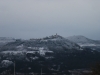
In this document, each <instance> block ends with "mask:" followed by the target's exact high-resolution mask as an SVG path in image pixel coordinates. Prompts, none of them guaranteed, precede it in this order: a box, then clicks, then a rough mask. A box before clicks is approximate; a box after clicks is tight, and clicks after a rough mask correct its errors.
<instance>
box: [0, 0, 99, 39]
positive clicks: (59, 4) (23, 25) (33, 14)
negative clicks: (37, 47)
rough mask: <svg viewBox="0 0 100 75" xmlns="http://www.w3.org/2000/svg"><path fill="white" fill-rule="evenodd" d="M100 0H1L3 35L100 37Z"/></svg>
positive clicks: (0, 16)
mask: <svg viewBox="0 0 100 75" xmlns="http://www.w3.org/2000/svg"><path fill="white" fill-rule="evenodd" d="M99 3H100V0H95V1H94V0H9V1H8V0H1V1H0V36H6V37H15V38H25V39H27V38H32V37H33V38H34V37H36V38H37V37H44V36H48V35H52V34H56V33H58V34H59V35H62V36H64V37H67V36H71V35H84V36H87V37H89V38H92V39H99V40H100V35H99V32H100V29H99V28H100V9H99V7H100V4H99Z"/></svg>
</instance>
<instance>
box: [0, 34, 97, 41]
mask: <svg viewBox="0 0 100 75" xmlns="http://www.w3.org/2000/svg"><path fill="white" fill-rule="evenodd" d="M54 35H59V34H57V33H56V34H54ZM49 36H53V35H49ZM49 36H43V37H30V38H15V37H4V36H3V37H2V36H0V38H13V39H22V40H29V39H41V38H45V37H49ZM59 36H61V35H59ZM74 36H83V35H72V36H67V37H74ZM61 37H64V36H61ZM67 37H64V38H67ZM83 37H85V38H88V39H91V40H98V39H92V38H89V37H86V36H83ZM98 41H99V40H98Z"/></svg>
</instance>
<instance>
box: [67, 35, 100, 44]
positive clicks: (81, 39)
mask: <svg viewBox="0 0 100 75" xmlns="http://www.w3.org/2000/svg"><path fill="white" fill-rule="evenodd" d="M67 39H68V40H70V41H72V42H75V43H77V44H78V45H80V46H100V41H97V40H92V39H89V38H86V37H84V36H81V35H78V36H70V37H67Z"/></svg>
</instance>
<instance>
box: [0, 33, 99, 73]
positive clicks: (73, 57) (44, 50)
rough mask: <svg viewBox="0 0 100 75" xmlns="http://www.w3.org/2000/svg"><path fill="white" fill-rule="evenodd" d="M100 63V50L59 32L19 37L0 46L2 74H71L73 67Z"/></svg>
mask: <svg viewBox="0 0 100 75" xmlns="http://www.w3.org/2000/svg"><path fill="white" fill-rule="evenodd" d="M97 62H100V52H98V51H96V50H92V49H90V48H81V47H80V46H79V45H78V44H76V43H74V42H71V41H69V40H67V39H65V38H64V37H62V36H59V35H53V36H49V37H45V38H41V39H30V40H16V41H13V42H9V43H7V44H6V45H4V46H2V47H1V48H0V73H3V72H4V71H5V70H9V71H10V72H11V73H13V67H14V63H16V72H20V73H32V72H34V73H40V71H41V68H42V69H43V72H45V73H57V72H59V73H63V74H64V73H68V70H72V69H84V68H89V67H90V66H91V65H93V64H95V63H97Z"/></svg>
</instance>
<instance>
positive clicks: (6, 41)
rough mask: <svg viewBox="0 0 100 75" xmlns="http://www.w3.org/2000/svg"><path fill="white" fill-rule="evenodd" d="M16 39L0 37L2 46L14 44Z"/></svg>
mask: <svg viewBox="0 0 100 75" xmlns="http://www.w3.org/2000/svg"><path fill="white" fill-rule="evenodd" d="M14 41H15V39H14V38H10V37H0V46H2V45H5V44H7V43H9V42H14Z"/></svg>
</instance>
